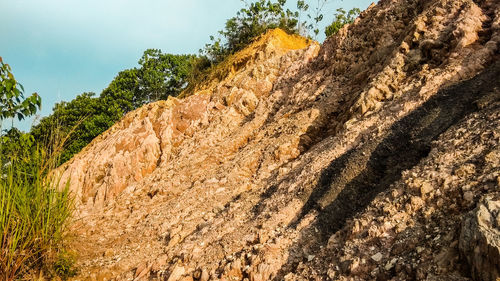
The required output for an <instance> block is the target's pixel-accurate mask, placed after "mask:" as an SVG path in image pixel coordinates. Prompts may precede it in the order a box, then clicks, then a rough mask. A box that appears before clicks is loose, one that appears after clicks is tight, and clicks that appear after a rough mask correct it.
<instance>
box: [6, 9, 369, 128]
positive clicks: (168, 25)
mask: <svg viewBox="0 0 500 281" xmlns="http://www.w3.org/2000/svg"><path fill="white" fill-rule="evenodd" d="M373 1H374V0H373ZM288 2H289V3H288V5H290V6H292V5H295V3H296V1H295V0H288ZM307 2H309V3H310V5H311V6H314V3H316V2H317V0H309V1H307ZM371 2H372V0H344V1H340V0H331V1H330V2H329V4H328V5H327V6H326V7H325V8H324V10H323V14H324V15H325V19H324V20H323V26H324V25H325V24H326V23H329V22H331V20H332V18H333V13H334V12H335V9H337V8H338V7H344V8H345V9H350V8H352V7H359V8H361V9H365V8H366V7H368V5H369V4H370V3H371ZM243 6H244V4H243V2H241V1H240V0H181V1H179V0H0V14H1V16H0V56H1V57H3V60H4V62H5V63H8V64H9V65H10V66H11V67H12V71H13V74H14V76H15V77H16V79H17V80H18V82H20V83H21V84H23V86H24V88H25V90H26V94H27V95H30V94H31V93H33V92H37V93H38V94H39V95H40V96H41V97H42V111H41V115H42V116H46V115H48V114H50V112H51V110H52V107H53V105H54V104H55V103H56V102H58V101H61V100H66V101H69V100H71V99H73V98H74V97H75V96H76V95H78V94H80V93H83V92H95V93H96V94H100V92H101V91H102V90H103V89H104V88H105V87H106V86H107V85H108V84H109V83H110V82H111V80H112V79H113V78H114V77H115V76H116V74H117V73H118V72H119V71H120V70H124V69H127V68H133V67H135V66H137V61H138V60H139V58H140V57H141V55H142V53H143V51H144V50H146V49H148V48H156V49H161V50H162V51H163V52H164V53H174V54H181V53H197V52H198V50H199V49H200V48H202V47H203V46H204V45H205V44H206V43H208V42H209V36H210V35H216V33H217V31H218V30H221V29H222V28H223V27H224V23H225V21H226V20H227V19H228V18H230V17H233V16H235V15H236V12H237V11H238V10H239V9H241V8H242V7H243ZM318 39H319V40H320V41H321V40H324V36H321V37H320V38H318ZM31 123H32V121H31V120H30V121H27V122H22V123H21V124H18V127H19V128H21V129H23V130H29V127H30V126H31Z"/></svg>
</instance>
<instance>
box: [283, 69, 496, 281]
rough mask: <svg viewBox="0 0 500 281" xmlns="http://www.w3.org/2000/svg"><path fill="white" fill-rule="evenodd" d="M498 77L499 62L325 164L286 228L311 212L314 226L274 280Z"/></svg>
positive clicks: (413, 159)
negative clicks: (310, 191) (377, 136)
mask: <svg viewBox="0 0 500 281" xmlns="http://www.w3.org/2000/svg"><path fill="white" fill-rule="evenodd" d="M498 77H500V62H497V63H495V64H494V65H492V66H490V67H489V68H488V69H486V70H485V71H483V72H482V73H481V74H479V75H477V76H476V77H474V78H472V79H470V80H467V81H463V82H460V83H458V84H456V85H454V86H451V87H449V88H444V89H441V90H440V91H438V93H437V94H436V95H434V96H433V97H431V98H430V99H429V100H428V101H427V102H425V103H424V104H423V105H422V106H421V107H419V108H418V109H416V110H414V111H413V112H411V113H410V114H409V115H407V116H405V117H404V118H402V119H401V120H400V121H398V122H397V123H395V124H394V125H393V126H392V127H391V128H390V130H389V132H388V133H387V135H386V136H385V137H384V138H379V139H372V140H368V141H366V142H364V143H363V144H361V145H360V146H359V147H358V148H356V149H353V150H350V151H348V152H347V153H345V154H343V155H342V156H340V157H339V158H337V159H335V160H334V161H333V162H331V163H330V164H329V166H328V167H327V168H325V169H324V171H323V172H322V174H321V177H320V179H319V181H318V184H317V186H315V187H314V188H313V191H312V193H311V194H310V196H309V197H308V198H307V201H306V203H305V204H304V206H303V208H302V210H301V211H300V213H299V215H298V216H297V217H296V219H295V220H294V222H292V223H291V224H290V226H289V227H293V228H295V227H296V226H297V224H298V223H300V221H301V220H302V219H303V218H304V216H306V215H307V214H308V213H310V212H311V211H317V214H318V215H317V218H316V220H315V221H314V223H313V224H312V225H311V226H310V227H308V228H306V229H304V230H302V231H301V235H300V237H301V238H300V239H299V241H298V242H296V243H295V244H294V245H292V246H291V247H290V249H289V252H290V255H289V257H290V258H289V259H288V261H287V263H286V264H285V265H284V266H283V267H282V268H281V270H280V272H279V273H278V275H277V277H276V278H277V279H276V280H278V279H280V278H282V277H283V276H284V275H285V274H286V273H287V272H294V271H295V266H296V264H297V263H298V262H300V261H303V259H304V258H303V256H301V255H300V254H299V253H302V251H303V250H302V249H304V248H307V245H314V247H315V248H318V249H319V247H320V245H325V244H326V242H327V240H328V238H329V237H330V236H331V235H332V234H334V233H335V232H337V231H339V230H341V229H342V228H343V226H344V225H345V223H346V221H348V220H349V219H352V218H353V217H354V216H356V214H358V213H359V212H361V211H363V210H364V209H365V208H366V207H367V206H368V205H369V204H370V202H371V201H372V200H373V199H374V198H375V196H376V195H377V194H379V193H380V192H382V191H385V190H387V189H388V188H389V187H390V186H391V184H392V183H394V182H395V181H397V180H398V179H400V177H401V172H402V171H404V170H407V169H410V168H412V167H413V166H415V165H416V164H418V162H419V161H420V160H421V159H422V158H424V157H425V156H426V155H427V154H428V153H429V151H430V146H431V142H432V141H433V140H435V139H436V138H437V137H438V136H439V135H440V134H442V133H443V132H444V131H446V130H447V129H448V128H449V127H450V126H452V125H454V124H456V123H457V122H458V121H460V120H461V119H462V118H464V117H465V116H466V115H468V114H470V113H472V112H474V111H476V110H477V105H476V103H475V102H476V101H477V100H479V99H480V98H481V97H483V96H485V95H486V94H487V93H488V90H490V89H492V88H494V87H498V86H500V81H499V80H498ZM312 230H315V231H312ZM318 249H311V250H318Z"/></svg>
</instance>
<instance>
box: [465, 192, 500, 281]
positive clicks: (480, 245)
mask: <svg viewBox="0 0 500 281" xmlns="http://www.w3.org/2000/svg"><path fill="white" fill-rule="evenodd" d="M460 251H461V252H462V254H463V255H464V257H466V259H467V262H468V263H469V264H470V265H471V269H472V276H473V277H474V279H476V280H488V281H489V280H492V281H496V280H498V279H499V278H500V262H499V261H500V196H499V194H495V195H493V194H492V195H488V196H485V197H484V198H483V199H482V200H481V201H480V203H479V204H478V206H477V207H476V209H474V210H473V211H472V212H470V213H469V214H468V215H467V216H466V217H465V220H464V222H463V226H462V232H461V234H460Z"/></svg>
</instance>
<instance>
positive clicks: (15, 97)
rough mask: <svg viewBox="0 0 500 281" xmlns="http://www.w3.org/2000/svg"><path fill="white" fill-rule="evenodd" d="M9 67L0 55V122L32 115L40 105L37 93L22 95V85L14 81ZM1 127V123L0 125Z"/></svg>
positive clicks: (40, 101) (40, 100)
mask: <svg viewBox="0 0 500 281" xmlns="http://www.w3.org/2000/svg"><path fill="white" fill-rule="evenodd" d="M11 71H12V70H11V68H10V66H9V65H8V64H5V63H4V62H3V60H2V57H0V122H3V120H4V119H7V118H11V119H12V126H13V124H14V118H16V117H17V119H19V120H23V119H24V118H26V117H28V116H31V115H34V114H35V113H36V112H37V110H38V109H40V108H41V106H42V99H41V98H40V96H38V94H37V93H33V94H32V95H31V96H29V97H27V98H25V97H24V87H23V85H21V84H20V83H18V82H17V81H16V79H15V78H14V75H12V73H11ZM0 127H1V125H0Z"/></svg>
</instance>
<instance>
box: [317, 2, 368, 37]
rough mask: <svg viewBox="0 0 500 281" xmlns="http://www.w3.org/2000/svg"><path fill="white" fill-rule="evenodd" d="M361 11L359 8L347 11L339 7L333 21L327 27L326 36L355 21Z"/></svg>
mask: <svg viewBox="0 0 500 281" xmlns="http://www.w3.org/2000/svg"><path fill="white" fill-rule="evenodd" d="M360 12H361V11H360V10H359V9H358V8H353V9H351V10H349V12H347V13H346V11H345V10H344V9H342V8H340V9H337V13H335V17H334V19H333V22H332V23H331V24H330V25H329V26H327V27H326V28H325V35H326V37H330V36H331V35H333V34H335V33H337V32H339V30H340V29H341V28H342V27H343V26H344V25H346V24H350V23H353V22H354V20H355V19H356V17H357V16H358V15H359V13H360Z"/></svg>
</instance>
